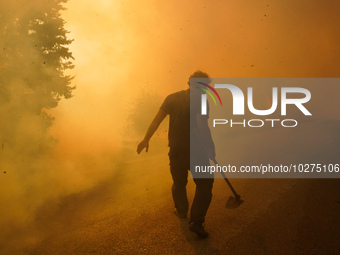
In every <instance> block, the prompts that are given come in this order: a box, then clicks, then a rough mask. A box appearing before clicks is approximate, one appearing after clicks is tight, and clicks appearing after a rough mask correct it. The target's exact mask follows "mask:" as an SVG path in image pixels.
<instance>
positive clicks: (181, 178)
mask: <svg viewBox="0 0 340 255" xmlns="http://www.w3.org/2000/svg"><path fill="white" fill-rule="evenodd" d="M169 158H170V172H171V176H172V180H173V184H172V188H171V190H172V198H173V200H174V203H175V207H176V210H177V213H178V215H179V216H180V217H181V218H185V217H186V215H187V213H188V209H189V202H188V198H187V190H186V186H187V183H188V159H187V158H186V157H184V155H183V154H182V153H176V152H173V151H171V152H170V153H169Z"/></svg>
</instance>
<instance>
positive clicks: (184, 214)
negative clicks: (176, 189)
mask: <svg viewBox="0 0 340 255" xmlns="http://www.w3.org/2000/svg"><path fill="white" fill-rule="evenodd" d="M174 214H175V215H176V216H177V217H178V218H180V219H186V218H187V213H179V212H178V211H177V210H175V211H174Z"/></svg>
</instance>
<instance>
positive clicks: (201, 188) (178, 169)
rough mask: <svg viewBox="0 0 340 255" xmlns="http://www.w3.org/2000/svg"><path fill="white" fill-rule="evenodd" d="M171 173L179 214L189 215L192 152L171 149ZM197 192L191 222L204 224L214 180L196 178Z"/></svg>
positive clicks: (191, 212)
mask: <svg viewBox="0 0 340 255" xmlns="http://www.w3.org/2000/svg"><path fill="white" fill-rule="evenodd" d="M169 159H170V172H171V175H172V180H173V185H172V197H173V200H174V203H175V207H176V209H177V211H178V212H179V213H187V212H188V209H189V202H188V198H187V191H186V185H187V183H188V173H189V169H190V152H189V151H181V150H174V149H171V150H170V152H169ZM207 160H208V161H209V159H207ZM194 182H195V184H196V192H195V197H194V201H193V203H192V206H191V211H190V222H197V223H203V222H204V221H205V215H206V213H207V211H208V208H209V205H210V202H211V197H212V188H213V183H214V179H213V178H194Z"/></svg>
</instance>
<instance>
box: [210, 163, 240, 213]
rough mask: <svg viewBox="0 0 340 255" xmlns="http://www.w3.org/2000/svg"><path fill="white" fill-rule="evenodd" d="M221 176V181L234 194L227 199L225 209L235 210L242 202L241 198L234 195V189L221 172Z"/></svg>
mask: <svg viewBox="0 0 340 255" xmlns="http://www.w3.org/2000/svg"><path fill="white" fill-rule="evenodd" d="M214 163H215V165H218V163H217V161H216V159H215V160H214ZM221 175H222V177H223V179H224V180H225V181H226V183H227V184H228V186H229V188H230V189H231V191H232V192H233V194H234V197H233V196H230V197H229V198H228V201H227V203H226V205H225V207H226V208H228V209H236V208H237V207H239V206H240V205H241V204H242V203H243V202H244V201H243V200H242V199H241V196H240V195H239V194H237V193H236V191H235V189H234V187H233V186H232V185H231V183H230V181H229V180H228V178H227V176H225V174H224V173H223V172H221Z"/></svg>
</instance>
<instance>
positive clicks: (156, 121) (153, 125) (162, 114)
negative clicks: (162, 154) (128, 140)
mask: <svg viewBox="0 0 340 255" xmlns="http://www.w3.org/2000/svg"><path fill="white" fill-rule="evenodd" d="M166 115H168V114H167V113H166V112H165V111H163V110H162V109H159V111H158V113H157V114H156V116H155V118H154V119H153V121H152V122H151V124H150V126H149V128H148V131H147V132H146V135H145V137H144V139H143V140H142V141H141V142H140V143H139V144H138V146H137V153H138V154H139V153H141V152H142V150H143V149H144V148H145V150H146V152H148V150H149V140H150V138H151V137H152V136H153V134H154V133H155V132H156V130H157V128H158V127H159V125H160V124H161V123H162V121H163V120H164V118H165V117H166Z"/></svg>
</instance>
